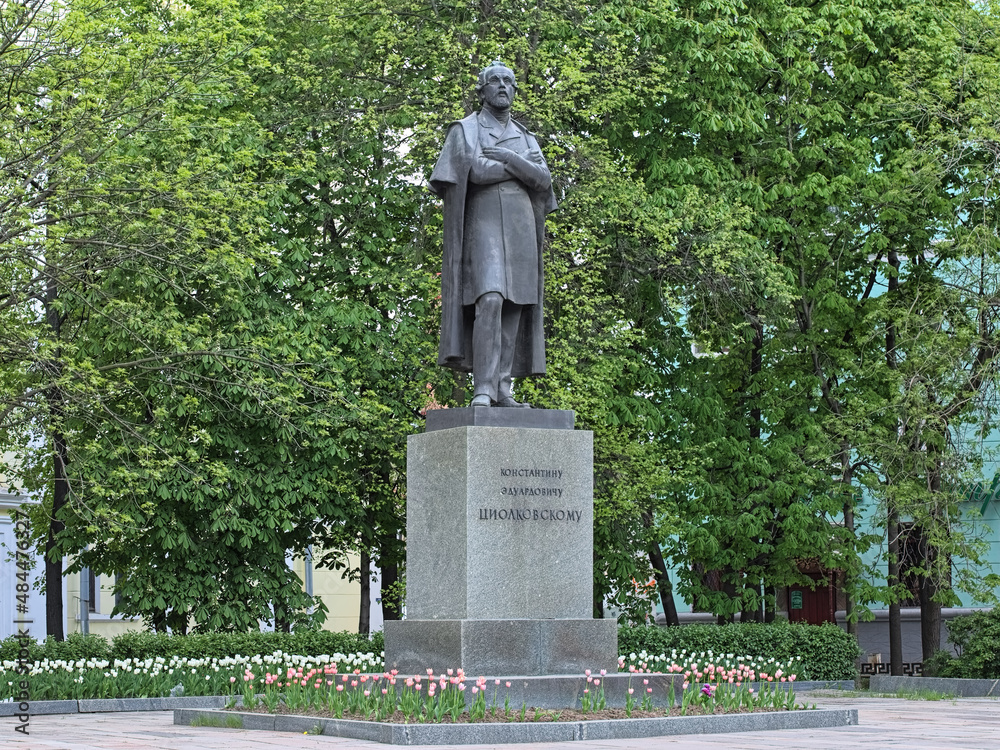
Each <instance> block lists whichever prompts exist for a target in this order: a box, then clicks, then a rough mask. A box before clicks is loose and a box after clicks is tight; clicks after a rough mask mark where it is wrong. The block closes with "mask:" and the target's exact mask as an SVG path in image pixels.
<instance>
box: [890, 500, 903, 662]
mask: <svg viewBox="0 0 1000 750" xmlns="http://www.w3.org/2000/svg"><path fill="white" fill-rule="evenodd" d="M886 532H887V533H888V535H889V575H888V581H887V583H888V584H889V589H890V590H891V591H892V601H891V602H890V603H889V673H890V674H892V675H894V676H896V677H901V676H902V674H903V623H902V618H901V617H900V613H899V599H898V595H897V594H898V592H897V588H898V587H899V583H900V577H899V558H900V555H899V514H898V513H897V511H896V509H895V508H890V509H889V518H888V522H887V523H886Z"/></svg>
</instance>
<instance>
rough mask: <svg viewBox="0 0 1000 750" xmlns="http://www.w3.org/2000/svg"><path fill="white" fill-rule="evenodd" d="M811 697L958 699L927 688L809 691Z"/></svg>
mask: <svg viewBox="0 0 1000 750" xmlns="http://www.w3.org/2000/svg"><path fill="white" fill-rule="evenodd" d="M809 694H810V695H811V696H820V697H823V698H904V699H905V700H908V701H948V700H955V699H957V698H958V696H957V695H955V694H954V693H942V692H939V691H937V690H931V689H929V688H904V689H900V690H897V691H895V692H892V693H873V692H872V691H871V690H863V689H862V690H827V691H824V690H810V691H809Z"/></svg>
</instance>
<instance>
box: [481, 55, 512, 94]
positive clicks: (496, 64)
mask: <svg viewBox="0 0 1000 750" xmlns="http://www.w3.org/2000/svg"><path fill="white" fill-rule="evenodd" d="M493 68H505V69H506V70H509V71H510V72H511V73H513V72H514V69H513V68H511V67H509V66H508V65H507V64H506V63H505V62H504V61H503V60H501V59H500V58H499V57H498V58H497V59H496V60H494V61H493V62H491V63H490V64H489V65H487V66H486V67H485V68H483V69H482V70H480V71H479V78H477V79H476V94H480V93H481V92H482V90H483V87H484V86H485V85H486V74H487V73H488V72H489V71H490V70H492V69H493ZM514 91H517V79H516V78H515V80H514Z"/></svg>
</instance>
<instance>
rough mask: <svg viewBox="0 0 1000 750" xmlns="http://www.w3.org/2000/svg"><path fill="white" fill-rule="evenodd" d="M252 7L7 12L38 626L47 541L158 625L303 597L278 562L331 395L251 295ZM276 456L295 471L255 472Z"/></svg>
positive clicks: (305, 533) (335, 403) (20, 410)
mask: <svg viewBox="0 0 1000 750" xmlns="http://www.w3.org/2000/svg"><path fill="white" fill-rule="evenodd" d="M266 10H267V6H266V5H258V6H248V7H246V8H237V7H230V6H228V5H226V6H224V7H223V6H216V5H214V4H212V3H204V4H199V5H198V6H197V7H195V8H190V7H183V8H174V7H164V8H154V9H149V8H144V7H138V6H133V5H131V4H129V3H121V4H116V5H108V4H99V5H92V4H88V3H86V2H72V3H69V4H67V5H65V6H58V7H56V6H51V11H50V10H49V6H42V5H40V4H39V5H38V6H37V7H35V8H34V11H33V13H32V14H29V15H24V14H23V13H22V14H21V15H20V16H19V15H17V14H15V15H14V16H13V17H14V18H15V20H16V19H21V23H20V26H18V27H17V28H16V29H15V30H14V32H10V33H8V36H7V38H8V39H14V42H12V43H11V44H9V45H8V47H7V48H6V49H7V50H8V52H9V50H11V49H13V50H14V51H15V52H17V51H18V50H27V52H24V53H18V54H20V55H21V57H17V56H16V55H15V58H14V59H15V60H20V61H22V62H23V64H22V65H21V67H20V68H16V69H14V70H13V73H12V74H11V77H10V79H9V81H10V85H9V86H5V87H4V88H5V91H7V95H8V100H7V108H8V110H9V111H12V112H14V113H15V115H16V117H15V118H14V120H13V124H12V125H10V126H9V128H8V129H7V130H5V131H4V137H5V138H6V139H7V142H8V143H16V144H18V149H20V150H17V149H13V148H12V149H10V150H5V151H4V153H5V154H16V155H17V158H14V159H9V160H7V161H5V163H4V171H3V175H4V190H5V196H6V202H5V203H4V210H5V211H6V212H7V217H6V218H7V220H6V221H5V224H4V226H5V231H6V235H5V238H4V243H3V244H2V245H0V246H2V247H3V249H4V252H5V253H6V257H5V261H6V262H5V263H4V269H5V273H8V274H9V278H8V279H7V281H9V282H10V287H9V289H10V291H9V293H7V292H6V287H5V294H6V296H5V297H4V302H5V306H4V308H3V310H4V314H5V315H6V316H7V320H5V323H8V322H9V323H10V325H5V327H4V332H5V339H4V347H3V354H2V361H3V363H4V368H3V385H4V392H3V395H2V399H3V401H2V405H3V408H4V411H3V436H4V441H5V447H6V446H13V447H15V448H16V449H18V451H19V453H20V454H21V455H20V462H19V467H20V469H21V476H22V482H23V484H24V486H25V487H27V488H29V489H37V490H38V491H40V492H44V493H45V502H44V503H43V504H42V506H41V507H40V509H39V510H38V513H39V514H40V517H39V518H38V519H36V524H35V528H38V529H44V530H45V531H44V532H43V533H44V534H46V541H45V544H46V552H47V554H46V557H47V567H48V570H47V584H48V585H47V590H48V594H49V602H50V605H49V612H48V619H49V623H48V628H49V632H50V633H52V634H54V635H56V636H57V637H58V636H60V635H61V634H62V612H61V599H60V597H59V592H60V591H61V585H60V583H59V580H60V578H61V574H62V571H61V557H62V555H63V554H77V557H76V560H75V562H74V564H73V566H72V568H71V569H79V568H80V567H81V566H90V567H91V568H93V569H95V570H97V571H98V572H102V573H106V574H109V575H110V574H120V576H121V578H120V580H119V593H121V594H122V604H121V605H120V611H123V612H125V613H127V614H142V615H144V616H146V617H147V618H149V619H150V620H151V621H153V622H154V623H155V624H157V625H159V626H163V625H164V624H166V623H168V622H169V624H171V625H173V626H174V627H179V628H181V629H182V630H183V629H184V628H185V627H186V624H187V619H188V617H193V618H194V619H195V622H196V624H197V627H199V628H211V629H225V628H237V629H243V628H246V627H248V626H251V625H253V626H256V622H257V620H258V619H261V618H262V617H265V616H267V615H268V614H269V613H270V611H271V607H272V606H273V609H274V614H275V615H277V616H285V617H286V618H290V617H291V616H292V612H293V611H294V610H302V609H304V608H305V607H306V606H308V605H312V604H313V602H311V601H306V600H305V598H304V597H303V595H302V593H301V588H300V587H297V581H294V580H293V577H292V576H291V574H290V573H289V572H288V570H287V567H286V565H285V556H286V554H287V553H288V552H295V551H298V550H301V549H303V547H304V546H305V544H306V543H307V540H308V539H310V538H311V537H310V534H311V532H312V530H313V524H314V522H315V519H316V517H317V516H318V515H319V514H320V513H325V514H327V515H331V516H332V515H336V513H337V512H339V509H338V507H337V506H336V504H335V503H331V502H329V501H328V503H327V505H326V506H323V507H322V508H320V509H318V506H317V502H318V501H317V500H316V495H317V493H321V492H323V491H324V490H327V489H328V488H327V487H326V486H324V485H323V481H322V480H323V477H324V476H325V474H324V472H327V471H328V469H326V468H325V462H326V459H327V458H329V454H330V450H331V449H330V440H331V438H330V434H331V432H332V431H333V430H334V429H336V427H337V425H338V424H339V423H341V422H343V421H344V415H345V413H346V412H347V411H348V409H349V408H350V405H349V404H347V403H346V402H345V401H344V400H343V399H336V398H332V397H331V394H332V393H340V392H343V389H338V382H337V376H336V375H335V374H334V373H333V370H332V369H331V368H330V367H328V366H327V364H326V362H325V360H326V358H325V356H324V355H325V354H326V353H327V350H324V349H321V348H320V347H318V346H317V345H316V344H315V342H313V341H311V340H310V339H309V338H308V336H307V335H305V334H304V333H303V331H302V330H301V329H297V328H296V327H295V325H296V323H299V322H300V320H299V319H298V318H296V317H295V315H294V312H295V311H294V310H291V311H290V310H289V308H288V307H287V305H286V306H284V307H282V306H280V305H278V304H276V303H275V300H268V299H267V297H265V296H263V295H262V294H261V278H262V277H264V276H265V275H267V274H270V273H273V268H272V266H273V259H272V257H271V255H270V254H269V253H268V251H267V250H268V248H267V246H266V244H265V243H264V242H263V239H262V238H263V236H264V234H265V231H266V230H269V227H267V226H266V225H265V224H264V223H263V222H262V210H261V209H262V207H263V206H264V204H265V202H266V198H267V193H266V191H264V190H262V186H261V185H260V183H259V182H258V175H259V170H258V167H259V160H260V155H261V153H263V148H262V144H263V141H264V139H265V137H266V133H264V132H263V131H262V130H261V129H260V127H259V126H258V125H257V124H256V121H255V120H254V119H253V117H252V116H251V115H250V114H248V112H247V110H246V108H245V107H243V106H242V105H243V103H244V102H245V100H246V98H249V97H251V96H252V94H253V88H252V86H251V82H250V79H249V77H248V72H249V71H251V70H253V69H254V67H255V65H256V64H257V62H258V60H257V58H256V57H255V55H256V54H257V53H256V51H255V48H254V46H253V45H254V40H256V39H258V38H259V37H260V36H261V33H262V30H263V28H264V27H265V24H266ZM6 19H7V17H6V16H5V20H6ZM53 50H54V51H53ZM39 87H42V89H43V90H44V91H46V93H47V96H46V97H45V98H41V99H40V98H39V97H38V96H37V92H38V90H39ZM11 92H13V93H11ZM7 122H8V121H7V120H5V124H6V123H7ZM41 435H44V436H46V441H45V443H44V444H39V442H38V441H37V440H34V441H31V440H24V437H25V436H34V437H36V438H37V436H41ZM276 438H277V440H276ZM303 445H306V446H308V448H309V450H306V451H303V450H301V448H302V447H303ZM292 453H295V454H296V455H295V456H292V455H290V454H292ZM303 453H305V454H306V455H304V456H303V455H302V454H303ZM53 456H54V461H55V464H54V465H55V475H54V481H53V479H52V477H53V472H52V470H51V469H50V468H49V467H50V466H51V463H50V462H51V461H52V457H53ZM293 459H295V460H300V461H301V462H302V465H303V466H313V467H316V466H317V465H319V466H320V468H319V469H318V470H317V471H319V473H320V477H319V479H317V478H316V476H314V475H310V474H309V473H308V472H305V471H303V472H296V473H295V476H294V480H293V479H290V478H289V476H288V474H289V473H290V472H287V471H286V472H285V473H284V474H282V473H281V472H279V471H277V470H275V469H274V467H275V466H276V465H280V464H281V462H282V461H289V460H293ZM257 462H261V463H257ZM262 465H266V466H267V467H268V469H269V470H268V472H266V473H263V472H261V466H262ZM254 485H256V486H257V487H261V486H263V489H262V490H261V491H260V492H256V493H254V492H250V493H246V494H247V495H249V497H247V498H243V497H241V495H242V494H244V493H245V492H246V491H245V488H246V487H248V486H250V487H252V486H254ZM325 497H327V498H329V497H330V496H329V495H328V494H327V495H325ZM244 500H245V502H244ZM331 504H332V505H333V507H330V505H331ZM300 521H301V522H302V523H299V522H300ZM254 544H256V545H257V549H256V551H255V554H250V548H251V546H252V545H254ZM88 547H89V548H88ZM78 553H79V554H78ZM168 615H169V617H168Z"/></svg>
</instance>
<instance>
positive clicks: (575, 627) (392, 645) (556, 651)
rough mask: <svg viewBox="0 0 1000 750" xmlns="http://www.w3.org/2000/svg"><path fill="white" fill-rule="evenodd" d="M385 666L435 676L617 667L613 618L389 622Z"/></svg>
mask: <svg viewBox="0 0 1000 750" xmlns="http://www.w3.org/2000/svg"><path fill="white" fill-rule="evenodd" d="M385 653H386V667H385V668H386V669H398V670H399V671H400V673H402V674H418V673H423V672H425V671H426V670H428V669H433V670H434V672H435V674H438V673H441V672H444V671H445V670H446V669H451V668H456V667H461V668H462V669H464V670H465V672H466V674H468V675H511V674H516V675H525V676H534V675H572V674H578V675H579V674H583V672H584V670H587V669H589V670H591V671H592V672H600V670H602V669H604V670H607V671H608V672H615V671H617V669H618V662H617V654H618V623H617V621H615V620H586V619H552V620H527V619H525V620H395V621H393V620H390V621H387V622H386V623H385Z"/></svg>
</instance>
